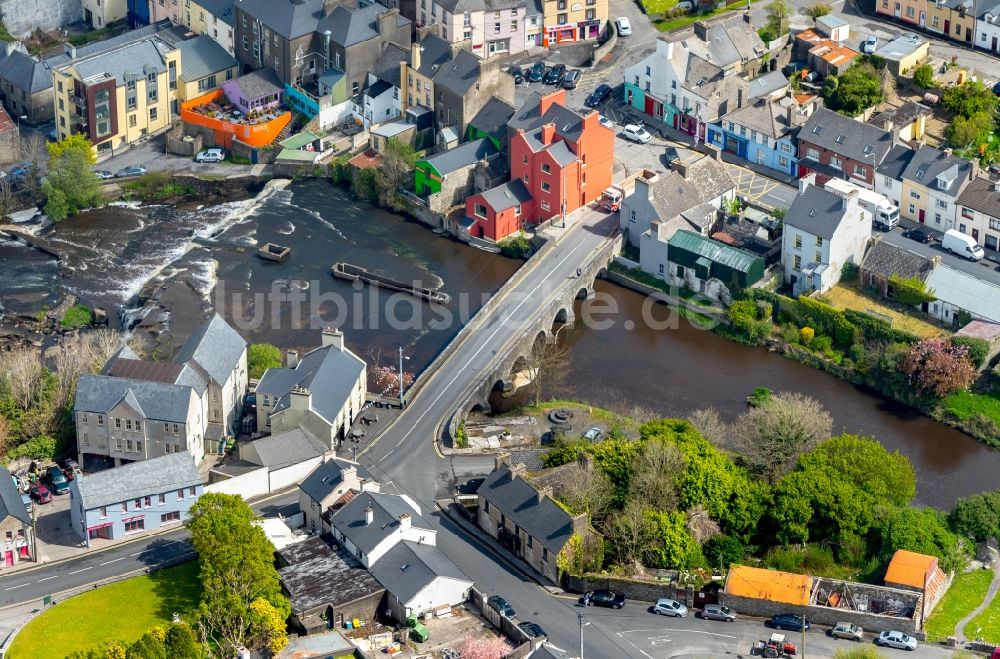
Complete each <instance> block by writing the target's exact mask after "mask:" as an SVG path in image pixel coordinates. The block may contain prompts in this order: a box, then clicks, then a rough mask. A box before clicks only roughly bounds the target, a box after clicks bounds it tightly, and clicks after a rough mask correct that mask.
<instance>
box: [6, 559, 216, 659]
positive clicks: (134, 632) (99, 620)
mask: <svg viewBox="0 0 1000 659" xmlns="http://www.w3.org/2000/svg"><path fill="white" fill-rule="evenodd" d="M200 598H201V584H200V583H199V581H198V563H197V561H193V562H191V563H185V564H183V565H178V566H177V567H172V568H168V569H166V570H160V571H159V572H153V573H152V574H150V575H148V576H142V577H135V578H133V579H128V580H126V581H120V582H118V583H114V584H111V585H109V586H103V587H101V588H98V589H97V590H93V591H89V592H86V593H84V594H83V595H78V596H76V597H71V598H69V599H67V600H66V601H64V602H59V603H58V604H56V605H55V606H53V607H51V608H50V609H49V610H48V611H46V612H45V613H43V614H42V615H40V616H38V617H37V618H35V619H34V620H32V621H31V622H30V623H28V625H27V626H26V627H25V628H24V629H23V630H21V632H20V633H19V634H18V635H17V638H15V639H14V644H13V645H12V646H11V648H10V652H9V653H8V654H7V656H8V657H10V658H11V659H62V658H63V657H65V656H66V655H67V654H69V653H70V652H72V651H75V650H87V649H89V648H93V647H98V646H100V645H103V644H104V643H106V642H108V641H114V640H119V641H122V642H123V643H133V642H134V641H136V640H137V639H138V638H139V637H140V636H142V635H143V634H145V633H146V632H147V631H149V630H150V628H152V627H155V626H156V625H159V624H164V623H167V622H170V620H171V617H172V615H173V613H174V612H177V613H179V614H180V615H181V618H182V619H183V620H184V621H186V622H193V618H194V616H193V612H194V611H195V609H197V607H198V600H199V599H200Z"/></svg>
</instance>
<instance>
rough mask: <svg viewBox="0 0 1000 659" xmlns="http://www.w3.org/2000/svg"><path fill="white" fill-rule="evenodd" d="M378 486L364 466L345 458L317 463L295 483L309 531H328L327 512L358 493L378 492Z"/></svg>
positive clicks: (345, 502) (328, 513)
mask: <svg viewBox="0 0 1000 659" xmlns="http://www.w3.org/2000/svg"><path fill="white" fill-rule="evenodd" d="M380 490H381V487H380V485H379V483H378V481H376V480H375V479H374V478H372V475H371V474H369V473H368V472H367V471H366V470H365V469H364V467H362V466H360V465H358V464H357V463H355V462H351V461H349V460H343V459H341V458H331V459H329V460H327V461H326V462H323V463H321V464H319V465H317V466H316V467H315V468H314V469H313V470H312V472H311V473H310V474H309V475H308V476H306V478H305V479H304V480H303V481H302V482H301V483H299V510H301V511H302V513H303V515H304V517H305V526H306V528H308V529H309V530H310V531H311V532H314V533H315V532H320V533H330V532H331V527H330V519H331V515H332V514H333V513H335V512H336V511H337V510H339V509H340V508H341V507H342V506H344V505H346V504H347V503H349V502H350V501H351V499H353V498H354V497H355V496H357V495H358V494H360V493H361V492H379V491H380Z"/></svg>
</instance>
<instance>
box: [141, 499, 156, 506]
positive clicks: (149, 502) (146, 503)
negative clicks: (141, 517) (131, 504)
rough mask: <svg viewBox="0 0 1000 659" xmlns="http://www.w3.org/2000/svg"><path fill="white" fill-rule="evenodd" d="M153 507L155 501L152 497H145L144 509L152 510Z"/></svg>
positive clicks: (143, 501)
mask: <svg viewBox="0 0 1000 659" xmlns="http://www.w3.org/2000/svg"><path fill="white" fill-rule="evenodd" d="M152 505H153V500H152V498H151V497H145V498H144V499H143V500H142V507H143V508H150V507H152Z"/></svg>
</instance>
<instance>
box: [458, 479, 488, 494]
mask: <svg viewBox="0 0 1000 659" xmlns="http://www.w3.org/2000/svg"><path fill="white" fill-rule="evenodd" d="M485 480H486V479H485V478H470V479H469V480H467V481H465V482H464V483H461V484H460V485H459V486H458V487H456V488H455V489H456V490H458V493H459V494H475V493H476V492H478V491H479V487H480V486H481V485H482V484H483V481H485Z"/></svg>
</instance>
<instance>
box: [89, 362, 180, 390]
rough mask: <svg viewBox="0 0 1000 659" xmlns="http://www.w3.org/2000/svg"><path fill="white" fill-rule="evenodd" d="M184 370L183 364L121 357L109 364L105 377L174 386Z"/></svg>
mask: <svg viewBox="0 0 1000 659" xmlns="http://www.w3.org/2000/svg"><path fill="white" fill-rule="evenodd" d="M182 370H184V365H183V364H171V363H170V362H153V361H147V360H145V359H125V358H121V357H119V358H118V359H114V360H113V361H111V362H109V363H108V368H107V370H106V371H105V375H110V376H112V377H116V378H128V379H134V380H147V381H149V382H166V383H169V384H174V383H176V381H177V377H178V376H179V375H180V374H181V371H182Z"/></svg>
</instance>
